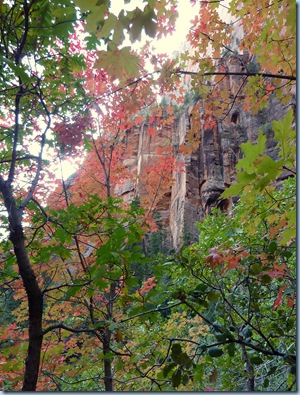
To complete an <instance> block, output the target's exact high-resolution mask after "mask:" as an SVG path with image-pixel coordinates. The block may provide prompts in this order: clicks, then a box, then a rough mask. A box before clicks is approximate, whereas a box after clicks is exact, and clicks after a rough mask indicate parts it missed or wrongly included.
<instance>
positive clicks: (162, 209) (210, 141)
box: [118, 55, 295, 250]
mask: <svg viewBox="0 0 300 395" xmlns="http://www.w3.org/2000/svg"><path fill="white" fill-rule="evenodd" d="M245 56H247V55H241V56H231V57H229V58H228V60H227V68H228V69H229V70H230V71H241V70H243V64H244V62H245ZM241 78H242V77H239V76H230V77H227V78H226V80H223V82H222V86H221V89H227V90H230V92H231V94H232V95H233V97H235V101H234V105H233V106H232V108H230V111H229V112H228V114H227V115H226V117H224V118H223V119H222V120H218V121H217V125H216V126H215V127H214V128H213V129H208V130H201V131H200V141H199V148H198V149H196V150H195V151H194V152H193V153H192V154H190V155H186V156H184V157H183V156H182V154H180V153H177V159H178V160H179V161H184V163H185V171H184V172H178V173H175V174H174V184H173V186H172V188H171V190H170V191H169V192H168V193H165V195H164V196H163V197H162V198H161V199H160V201H159V203H158V206H157V211H158V215H157V217H158V219H159V225H160V227H161V229H163V232H164V243H165V244H166V245H167V247H168V248H169V249H171V248H173V249H175V250H176V249H178V248H179V247H180V246H181V245H182V244H183V243H187V244H188V243H192V242H195V241H197V239H198V235H199V234H198V230H197V227H196V222H199V221H201V220H202V219H203V218H204V216H205V215H207V214H209V213H210V211H211V209H212V207H215V206H218V207H219V208H220V209H221V210H223V211H228V210H230V206H231V204H232V202H231V201H227V200H225V201H224V200H219V197H220V195H221V193H222V192H223V191H224V190H225V188H226V187H228V186H230V185H231V184H232V183H233V182H234V181H235V179H236V170H235V165H236V164H237V161H238V159H239V158H240V157H241V150H240V144H241V143H243V142H246V141H251V142H255V141H256V139H257V135H258V131H259V130H262V131H263V132H264V133H265V134H266V135H267V153H268V154H269V155H271V156H272V157H274V156H276V150H275V145H276V144H275V142H274V141H273V139H272V137H273V132H272V125H271V122H272V121H273V120H278V119H282V118H283V115H284V113H285V112H286V111H287V106H286V107H285V108H283V106H282V105H281V104H280V103H279V102H278V101H277V100H276V99H275V97H272V96H271V97H270V100H269V103H268V106H267V107H266V108H265V109H263V110H261V111H259V112H258V113H257V114H255V115H253V114H251V112H245V111H244V110H243V98H244V97H243V92H242V91H241V92H240V86H241V83H242V80H241ZM291 105H292V106H294V107H295V104H294V103H292V104H291ZM190 110H191V105H190V106H189V107H188V108H186V110H185V111H183V113H182V115H181V116H180V117H178V118H177V120H176V122H175V123H174V125H173V127H169V128H166V129H164V130H162V131H160V132H159V133H157V135H155V136H154V137H150V136H149V135H148V133H147V125H146V124H145V125H143V126H142V127H141V128H140V129H137V128H136V129H133V130H131V131H129V132H128V135H127V147H128V151H129V153H130V156H129V158H127V159H126V161H125V164H126V166H127V167H128V169H129V170H130V171H132V172H137V173H138V174H139V173H140V172H141V169H142V168H144V167H145V166H146V165H147V164H148V163H149V162H151V160H154V158H155V156H156V155H157V153H156V150H157V147H161V146H163V145H166V144H171V145H172V146H173V149H174V153H175V154H176V152H178V147H179V146H180V145H182V144H184V143H185V137H186V133H187V131H188V129H189V127H190ZM284 177H285V175H284ZM118 193H119V195H122V196H123V198H124V199H125V200H132V198H133V197H134V196H135V195H136V194H137V195H142V194H143V188H142V186H141V185H138V184H137V185H133V184H132V183H131V182H128V183H127V184H126V183H125V184H124V185H123V186H121V187H120V189H119V191H118Z"/></svg>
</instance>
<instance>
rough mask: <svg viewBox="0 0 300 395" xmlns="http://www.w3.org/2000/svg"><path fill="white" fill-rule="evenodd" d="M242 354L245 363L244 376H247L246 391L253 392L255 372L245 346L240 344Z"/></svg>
mask: <svg viewBox="0 0 300 395" xmlns="http://www.w3.org/2000/svg"><path fill="white" fill-rule="evenodd" d="M241 347H242V355H243V361H244V362H245V364H246V376H247V391H249V392H253V391H255V374H254V369H253V366H252V364H251V362H250V361H249V358H248V355H247V351H246V347H245V346H244V345H243V344H242V345H241Z"/></svg>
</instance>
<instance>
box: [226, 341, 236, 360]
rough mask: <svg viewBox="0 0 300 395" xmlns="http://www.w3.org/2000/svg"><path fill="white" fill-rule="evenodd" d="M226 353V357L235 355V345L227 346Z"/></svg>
mask: <svg viewBox="0 0 300 395" xmlns="http://www.w3.org/2000/svg"><path fill="white" fill-rule="evenodd" d="M227 351H228V355H229V356H230V357H234V354H235V344H234V343H230V344H228V346H227Z"/></svg>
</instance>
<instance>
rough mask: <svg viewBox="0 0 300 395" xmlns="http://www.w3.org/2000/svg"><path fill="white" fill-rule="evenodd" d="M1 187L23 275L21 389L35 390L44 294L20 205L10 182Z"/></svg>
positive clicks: (40, 346)
mask: <svg viewBox="0 0 300 395" xmlns="http://www.w3.org/2000/svg"><path fill="white" fill-rule="evenodd" d="M0 181H1V182H0V191H1V192H2V195H3V197H4V203H5V206H6V209H7V212H8V218H9V225H10V236H9V238H10V240H11V242H12V243H13V247H14V252H15V255H16V259H17V264H18V268H19V273H20V275H21V277H22V280H23V284H24V288H25V290H26V293H27V299H28V321H29V325H28V327H29V344H28V350H27V356H26V360H25V373H24V381H23V387H22V391H35V390H36V385H37V380H38V374H39V367H40V356H41V348H42V340H43V335H42V317H43V294H42V292H41V289H40V287H39V285H38V282H37V280H36V277H35V274H34V272H33V269H32V267H31V265H30V261H29V258H28V254H27V251H26V247H25V241H24V233H23V227H22V214H23V208H22V207H17V206H16V203H15V199H14V198H13V195H12V192H11V189H10V186H9V185H8V184H6V183H5V182H3V179H2V180H0Z"/></svg>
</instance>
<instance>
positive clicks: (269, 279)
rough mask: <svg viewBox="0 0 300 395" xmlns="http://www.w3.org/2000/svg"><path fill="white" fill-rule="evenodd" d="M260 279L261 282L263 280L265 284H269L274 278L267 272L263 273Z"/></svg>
mask: <svg viewBox="0 0 300 395" xmlns="http://www.w3.org/2000/svg"><path fill="white" fill-rule="evenodd" d="M260 279H261V282H262V283H263V284H264V285H267V284H269V283H270V282H271V281H272V278H271V277H270V276H268V275H267V274H263V275H262V276H261V277H260Z"/></svg>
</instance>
